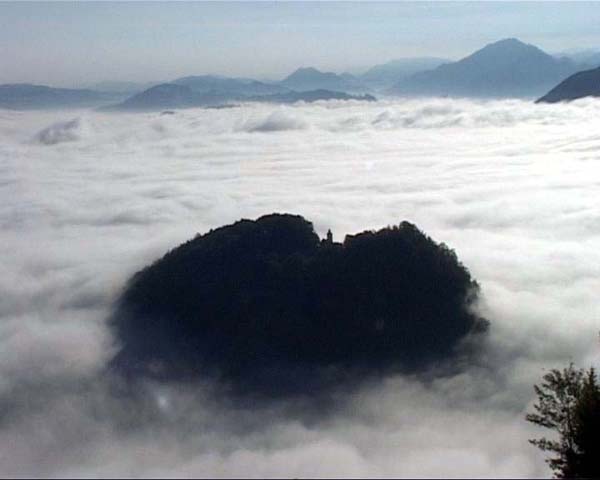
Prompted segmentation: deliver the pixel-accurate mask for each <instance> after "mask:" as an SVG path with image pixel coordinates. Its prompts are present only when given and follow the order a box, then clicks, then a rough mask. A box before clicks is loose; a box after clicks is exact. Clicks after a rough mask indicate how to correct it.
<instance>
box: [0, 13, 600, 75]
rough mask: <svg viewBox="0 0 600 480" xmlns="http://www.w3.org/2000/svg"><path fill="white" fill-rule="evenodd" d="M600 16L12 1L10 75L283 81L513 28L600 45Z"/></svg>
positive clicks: (5, 66) (460, 50)
mask: <svg viewBox="0 0 600 480" xmlns="http://www.w3.org/2000/svg"><path fill="white" fill-rule="evenodd" d="M598 25H600V6H599V5H598V3H589V2H565V3H563V2H549V3H538V2H531V3H529V2H527V3H526V2H512V3H505V2H473V3H462V2H441V3H440V2H438V3H431V2H401V3H390V2H388V3H377V2H364V3H337V2H327V3H301V2H278V3H274V2H260V3H256V2H238V3H229V2H214V3H209V2H207V3H179V2H154V3H146V2H131V3H113V2H77V3H62V2H60V3H58V2H47V3H36V2H31V3H30V2H3V3H0V83H17V82H30V83H39V84H47V85H55V86H72V85H75V86H77V85H85V84H93V83H96V82H99V81H107V80H111V81H115V80H116V81H138V82H143V81H166V80H170V79H173V78H177V77H179V76H183V75H193V74H196V75H198V74H223V75H234V76H249V77H255V78H281V77H283V76H285V75H287V74H289V73H291V72H292V71H293V70H295V69H296V68H298V67H300V66H315V67H317V68H320V69H325V70H332V71H338V72H341V71H346V70H350V71H356V70H360V69H361V68H367V67H369V66H372V65H374V64H377V63H383V62H386V61H388V60H391V59H394V58H402V57H415V56H438V57H444V58H449V59H458V58H460V57H462V56H465V55H467V54H469V53H471V52H472V51H474V50H476V49H478V48H481V47H482V46H483V45H485V44H487V43H490V42H494V41H496V40H500V39H502V38H508V37H517V38H519V39H520V40H522V41H525V42H527V43H533V44H535V45H537V46H539V47H541V48H542V49H545V50H547V51H549V52H560V51H564V50H567V49H578V48H600V29H598Z"/></svg>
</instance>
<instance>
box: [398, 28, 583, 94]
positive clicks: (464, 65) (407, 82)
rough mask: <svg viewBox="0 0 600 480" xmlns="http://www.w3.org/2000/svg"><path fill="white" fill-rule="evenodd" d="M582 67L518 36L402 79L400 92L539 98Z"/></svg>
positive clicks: (399, 84) (399, 83)
mask: <svg viewBox="0 0 600 480" xmlns="http://www.w3.org/2000/svg"><path fill="white" fill-rule="evenodd" d="M578 69H579V67H578V65H577V64H576V63H575V62H574V61H572V60H570V59H568V58H555V57H553V56H551V55H548V54H547V53H545V52H543V51H542V50H540V49H539V48H537V47H535V46H533V45H529V44H525V43H523V42H521V41H519V40H517V39H515V38H509V39H505V40H501V41H499V42H495V43H491V44H489V45H486V46H485V47H483V48H482V49H480V50H478V51H476V52H474V53H473V54H471V55H469V56H467V57H465V58H463V59H461V60H459V61H457V62H452V63H446V64H443V65H440V66H438V67H437V68H435V69H433V70H428V71H424V72H419V73H416V74H414V75H411V76H410V77H408V78H406V79H404V80H401V81H399V82H398V83H397V84H396V85H395V86H394V87H393V88H392V90H391V93H393V94H396V95H407V96H415V95H418V96H423V95H427V96H452V97H454V96H456V97H492V98H503V97H536V96H539V95H541V94H543V93H544V92H545V91H548V89H550V88H552V87H553V86H554V85H556V84H557V83H558V82H560V81H562V80H564V79H565V78H566V77H568V76H569V75H572V74H573V73H575V72H576V71H577V70H578Z"/></svg>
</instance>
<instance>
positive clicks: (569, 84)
mask: <svg viewBox="0 0 600 480" xmlns="http://www.w3.org/2000/svg"><path fill="white" fill-rule="evenodd" d="M583 97H600V67H598V68H595V69H593V70H586V71H583V72H578V73H576V74H574V75H571V76H570V77H569V78H567V79H566V80H563V81H562V82H560V83H559V84H558V85H557V86H556V87H554V88H553V89H552V90H550V91H549V92H548V93H547V94H546V95H544V96H543V97H541V98H539V99H538V100H537V101H536V103H556V102H564V101H569V100H576V99H578V98H583Z"/></svg>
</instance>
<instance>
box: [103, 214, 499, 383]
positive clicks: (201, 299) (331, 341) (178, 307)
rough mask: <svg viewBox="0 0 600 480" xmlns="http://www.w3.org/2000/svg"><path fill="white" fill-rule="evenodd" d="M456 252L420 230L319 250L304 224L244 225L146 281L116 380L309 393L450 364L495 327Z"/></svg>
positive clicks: (128, 323) (130, 304)
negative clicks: (201, 382)
mask: <svg viewBox="0 0 600 480" xmlns="http://www.w3.org/2000/svg"><path fill="white" fill-rule="evenodd" d="M477 292H478V286H477V283H476V282H475V280H473V278H472V277H471V275H470V274H469V272H468V270H467V269H466V268H465V267H464V266H463V265H462V264H461V263H460V262H459V261H458V259H457V258H456V255H455V254H454V252H453V251H452V250H450V249H448V248H447V247H446V246H445V245H444V244H438V243H436V242H434V241H433V240H432V239H430V238H429V237H427V236H426V235H425V234H423V233H422V232H421V231H419V230H418V229H417V227H415V226H414V225H412V224H410V223H408V222H402V223H401V224H400V225H398V226H395V227H388V228H384V229H382V230H379V231H377V232H373V231H366V232H363V233H360V234H357V235H349V236H346V238H345V240H344V241H343V243H337V242H334V241H333V238H332V236H331V234H329V235H328V238H327V239H326V240H320V239H319V237H318V236H317V235H316V233H315V232H314V229H313V226H312V224H311V223H310V222H308V221H307V220H305V219H304V218H302V217H300V216H297V215H289V214H271V215H266V216H263V217H260V218H259V219H258V220H256V221H251V220H240V221H239V222H236V223H234V224H233V225H228V226H225V227H221V228H218V229H216V230H211V231H210V232H208V233H206V234H204V235H198V236H197V237H195V238H194V239H192V240H190V241H188V242H186V243H184V244H183V245H180V246H179V247H177V248H175V249H174V250H172V251H170V252H169V253H167V254H166V255H165V256H164V257H162V258H161V259H159V260H157V261H156V262H154V263H153V264H152V265H150V266H148V267H146V268H145V269H143V270H142V271H140V272H138V273H137V274H135V275H134V276H133V278H131V280H130V281H129V282H128V284H127V286H126V288H125V290H124V291H123V293H122V295H121V297H120V299H119V300H118V302H117V305H116V308H115V311H114V314H113V315H112V317H111V319H110V322H109V324H110V325H111V327H112V329H113V331H114V333H115V337H116V340H117V341H118V344H119V347H120V350H119V352H118V353H117V355H116V357H115V358H114V359H113V361H112V364H111V365H112V368H114V369H116V370H117V371H119V372H121V373H123V374H125V375H127V376H134V377H135V376H142V377H144V376H150V377H153V378H156V379H161V380H172V379H176V380H182V379H198V378H217V379H221V380H224V381H226V382H229V383H231V384H233V385H236V386H238V387H240V388H242V389H245V390H250V391H254V392H269V393H276V394H277V393H279V394H285V393H288V392H290V391H302V392H304V393H309V392H311V391H312V390H311V389H313V388H319V387H325V386H328V385H331V384H338V383H339V382H342V381H343V379H345V378H351V379H352V381H358V380H359V379H360V378H361V377H362V376H363V375H372V374H376V373H377V372H383V371H389V370H403V371H411V372H416V371H420V370H421V369H423V368H427V367H428V366H431V365H432V364H433V363H435V362H439V361H443V362H446V361H449V360H450V359H452V358H453V357H454V356H455V355H456V354H457V348H458V347H459V346H460V345H461V344H462V343H463V342H464V341H465V339H467V338H470V337H471V336H474V338H475V337H476V336H477V335H476V334H478V333H482V332H484V331H485V329H486V328H487V323H486V322H485V321H484V320H482V319H481V318H480V317H478V316H477V315H476V314H475V313H473V311H472V306H473V304H474V302H475V301H476V299H477Z"/></svg>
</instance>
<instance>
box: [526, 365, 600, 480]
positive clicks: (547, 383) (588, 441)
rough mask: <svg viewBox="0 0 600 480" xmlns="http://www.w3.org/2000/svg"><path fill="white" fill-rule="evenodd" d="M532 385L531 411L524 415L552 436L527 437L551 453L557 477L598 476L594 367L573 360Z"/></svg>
mask: <svg viewBox="0 0 600 480" xmlns="http://www.w3.org/2000/svg"><path fill="white" fill-rule="evenodd" d="M543 380H544V381H543V382H542V384H541V385H539V386H538V385H535V386H534V389H535V393H536V395H537V403H536V404H535V405H534V410H535V413H530V414H528V415H527V416H526V419H527V420H528V421H530V422H532V423H534V424H536V425H539V426H540V427H544V428H548V429H550V430H553V431H554V432H555V434H556V436H557V438H555V439H548V438H545V437H544V438H540V439H534V440H530V442H531V443H532V444H533V445H536V446H537V447H538V448H540V449H541V450H543V451H547V452H551V453H552V454H553V456H552V457H551V458H549V459H548V460H547V462H548V464H549V465H550V468H551V469H552V470H553V471H554V474H555V476H556V477H557V478H600V388H599V387H598V383H597V379H596V373H595V371H594V369H593V368H592V369H590V370H588V371H585V370H583V369H576V368H575V367H574V366H573V364H571V365H569V367H568V368H565V369H563V370H557V369H554V370H552V371H550V372H549V373H547V374H546V375H544V377H543Z"/></svg>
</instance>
